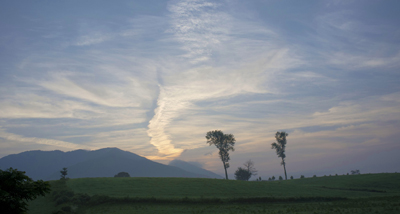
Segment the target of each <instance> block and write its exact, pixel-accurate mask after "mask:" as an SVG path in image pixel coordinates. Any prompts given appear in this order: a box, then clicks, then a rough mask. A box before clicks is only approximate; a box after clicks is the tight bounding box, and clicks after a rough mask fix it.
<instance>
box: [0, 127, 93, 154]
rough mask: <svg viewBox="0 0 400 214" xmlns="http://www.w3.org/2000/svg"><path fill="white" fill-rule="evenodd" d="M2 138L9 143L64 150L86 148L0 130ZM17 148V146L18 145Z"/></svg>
mask: <svg viewBox="0 0 400 214" xmlns="http://www.w3.org/2000/svg"><path fill="white" fill-rule="evenodd" d="M0 138H3V139H5V140H8V141H16V142H22V143H26V142H30V143H36V144H44V145H49V146H55V147H61V148H64V149H71V150H72V149H82V147H86V146H83V145H78V144H74V143H69V142H65V141H61V140H54V139H46V138H36V137H23V136H21V135H17V134H12V133H8V132H6V131H4V130H2V129H0ZM16 146H17V145H16Z"/></svg>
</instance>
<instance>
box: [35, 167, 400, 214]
mask: <svg viewBox="0 0 400 214" xmlns="http://www.w3.org/2000/svg"><path fill="white" fill-rule="evenodd" d="M67 183H68V186H69V188H71V189H72V190H73V191H74V192H75V193H88V194H89V195H94V194H102V195H108V196H112V197H125V196H130V197H156V198H160V199H162V198H183V197H189V198H199V197H204V198H214V197H215V198H233V197H268V196H272V197H282V198H284V197H307V196H308V197H315V196H325V197H349V198H364V199H360V200H361V201H358V200H355V201H354V200H353V201H343V202H340V201H339V202H332V203H331V202H329V203H301V204H298V203H276V204H265V203H257V204H252V205H246V204H240V205H237V204H224V205H218V204H206V205H188V204H172V205H171V204H151V203H150V204H102V205H98V206H92V207H88V208H87V209H85V210H86V211H85V213H132V212H139V213H253V211H254V213H265V212H264V210H267V211H266V213H279V212H281V211H282V212H284V213H313V212H317V213H331V211H332V210H334V209H336V208H338V207H339V208H341V209H343V210H342V211H343V212H349V213H376V212H384V213H399V212H400V203H399V199H400V174H370V175H355V176H332V177H321V178H305V179H295V180H288V181H274V182H244V181H234V180H229V181H226V180H219V179H196V178H82V179H70V180H69V181H68V182H67ZM323 186H325V187H328V188H323ZM350 189H352V190H350ZM355 190H362V191H355ZM368 190H378V191H385V192H371V191H368ZM391 196H394V197H391ZM30 210H31V211H30V212H29V213H33V214H35V213H42V214H46V213H51V211H52V210H55V208H54V203H53V202H51V201H50V199H49V197H48V196H47V197H45V198H43V197H42V198H39V199H37V200H35V201H33V202H31V203H30Z"/></svg>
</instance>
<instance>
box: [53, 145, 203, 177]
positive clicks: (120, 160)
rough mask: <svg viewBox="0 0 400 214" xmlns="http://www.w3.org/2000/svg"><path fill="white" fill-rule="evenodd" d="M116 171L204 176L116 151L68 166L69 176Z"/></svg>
mask: <svg viewBox="0 0 400 214" xmlns="http://www.w3.org/2000/svg"><path fill="white" fill-rule="evenodd" d="M118 172H128V173H129V175H130V176H131V177H197V178H205V177H206V176H203V175H198V174H195V173H191V172H187V171H185V170H183V169H180V168H177V167H173V166H167V165H164V164H160V163H156V162H153V161H150V160H148V159H146V158H143V159H139V160H138V159H136V160H134V159H131V157H129V156H124V155H121V154H120V153H117V152H111V153H108V154H105V155H103V156H102V157H99V158H95V159H90V160H87V161H83V162H80V163H77V164H75V165H72V166H69V167H68V177H69V178H84V177H113V176H114V175H115V174H117V173H118ZM59 177H60V173H59V172H55V173H54V174H52V175H51V176H50V177H48V178H47V180H55V179H58V178H59Z"/></svg>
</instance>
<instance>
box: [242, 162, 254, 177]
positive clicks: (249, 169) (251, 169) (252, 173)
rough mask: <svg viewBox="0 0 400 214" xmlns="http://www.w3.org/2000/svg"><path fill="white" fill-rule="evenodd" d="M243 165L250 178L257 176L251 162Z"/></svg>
mask: <svg viewBox="0 0 400 214" xmlns="http://www.w3.org/2000/svg"><path fill="white" fill-rule="evenodd" d="M243 165H244V167H245V168H246V169H247V171H249V172H250V174H251V176H254V175H257V170H256V168H254V162H253V161H252V160H248V161H246V162H245V163H244V164H243Z"/></svg>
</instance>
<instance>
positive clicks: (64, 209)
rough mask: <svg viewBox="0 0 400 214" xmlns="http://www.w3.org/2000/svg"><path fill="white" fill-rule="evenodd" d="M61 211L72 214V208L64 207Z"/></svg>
mask: <svg viewBox="0 0 400 214" xmlns="http://www.w3.org/2000/svg"><path fill="white" fill-rule="evenodd" d="M61 210H62V211H64V212H67V213H70V212H71V211H72V208H71V206H64V207H61Z"/></svg>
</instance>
